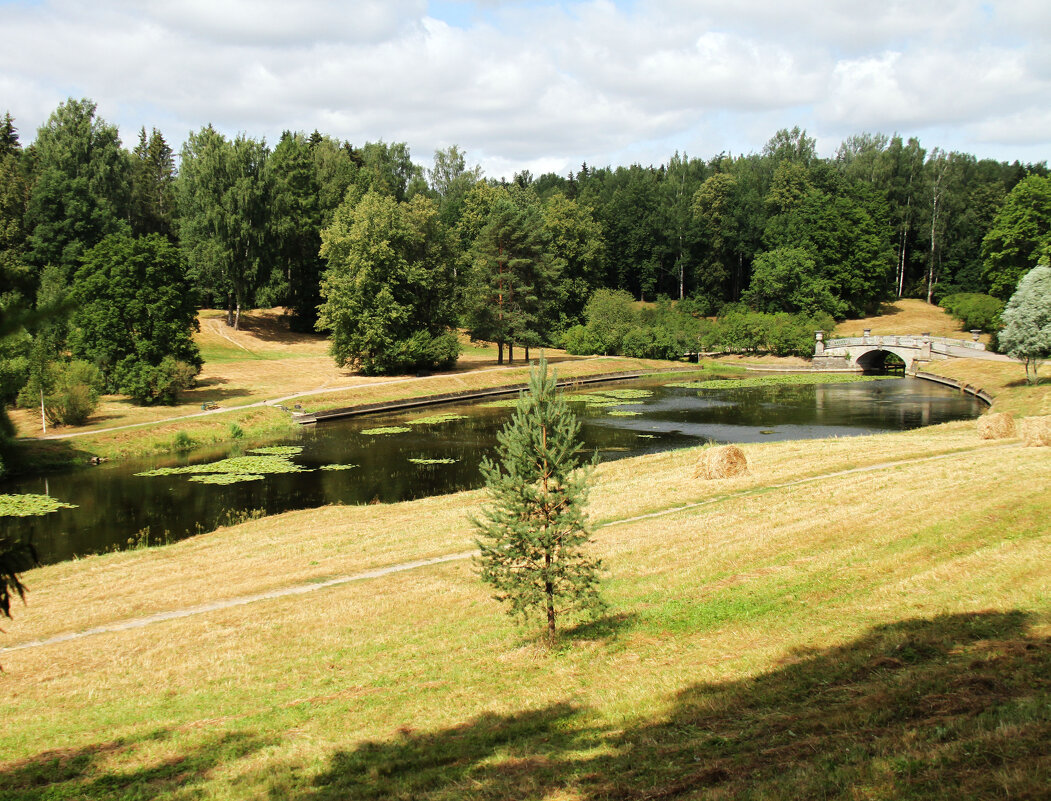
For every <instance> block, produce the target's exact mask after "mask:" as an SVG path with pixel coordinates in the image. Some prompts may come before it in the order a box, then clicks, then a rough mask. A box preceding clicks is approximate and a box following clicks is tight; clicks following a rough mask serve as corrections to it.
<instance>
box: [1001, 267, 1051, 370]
mask: <svg viewBox="0 0 1051 801" xmlns="http://www.w3.org/2000/svg"><path fill="white" fill-rule="evenodd" d="M1001 319H1002V320H1003V324H1004V328H1003V330H1002V331H1001V332H1000V338H999V341H1000V347H1001V348H1002V349H1003V350H1005V351H1006V352H1007V353H1008V355H1010V356H1013V357H1014V358H1016V359H1021V360H1022V361H1024V362H1025V376H1026V379H1027V380H1028V381H1029V383H1030V384H1035V383H1036V380H1037V375H1036V373H1037V368H1038V367H1039V366H1040V362H1042V361H1043V360H1045V359H1047V358H1048V357H1051V262H1049V261H1048V259H1047V258H1046V257H1045V258H1044V259H1043V260H1042V261H1041V262H1040V264H1038V265H1037V266H1036V267H1034V268H1033V269H1032V270H1030V271H1029V272H1027V273H1026V274H1025V275H1024V276H1022V280H1021V281H1019V282H1018V289H1016V290H1015V293H1014V294H1013V295H1011V299H1010V300H1008V301H1007V306H1006V308H1004V312H1003V315H1002V316H1001Z"/></svg>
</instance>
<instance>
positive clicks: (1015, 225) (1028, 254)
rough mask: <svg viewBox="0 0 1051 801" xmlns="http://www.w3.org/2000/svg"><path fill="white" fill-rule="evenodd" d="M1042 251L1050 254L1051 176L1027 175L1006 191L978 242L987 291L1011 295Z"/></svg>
mask: <svg viewBox="0 0 1051 801" xmlns="http://www.w3.org/2000/svg"><path fill="white" fill-rule="evenodd" d="M1044 255H1051V179H1049V178H1043V177H1040V176H1038V175H1031V176H1029V177H1028V178H1026V179H1025V180H1023V181H1021V182H1020V183H1019V184H1018V185H1017V186H1016V187H1014V189H1012V190H1011V192H1010V194H1008V196H1007V199H1006V200H1005V201H1004V205H1003V208H1002V209H1001V210H1000V213H999V214H997V215H996V218H995V219H994V220H993V224H992V227H991V228H990V229H989V232H988V233H987V234H986V235H985V239H984V240H983V242H982V257H983V260H984V270H985V277H986V279H987V280H988V281H989V293H990V294H992V295H995V296H996V297H998V298H1002V299H1006V298H1009V297H1011V295H1012V294H1013V293H1014V291H1015V288H1016V287H1017V286H1018V281H1019V279H1020V278H1021V277H1022V276H1023V275H1025V273H1026V272H1028V271H1029V270H1031V269H1032V268H1033V267H1034V266H1035V265H1036V263H1037V261H1038V260H1039V259H1040V257H1041V256H1044Z"/></svg>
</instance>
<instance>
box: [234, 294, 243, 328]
mask: <svg viewBox="0 0 1051 801" xmlns="http://www.w3.org/2000/svg"><path fill="white" fill-rule="evenodd" d="M240 330H241V301H237V311H236V312H235V313H234V331H240Z"/></svg>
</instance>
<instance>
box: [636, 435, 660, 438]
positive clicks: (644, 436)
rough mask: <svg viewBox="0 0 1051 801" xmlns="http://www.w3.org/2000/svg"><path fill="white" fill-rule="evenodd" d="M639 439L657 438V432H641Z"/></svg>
mask: <svg viewBox="0 0 1051 801" xmlns="http://www.w3.org/2000/svg"><path fill="white" fill-rule="evenodd" d="M639 439H657V435H656V434H639Z"/></svg>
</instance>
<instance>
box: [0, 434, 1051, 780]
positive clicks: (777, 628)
mask: <svg viewBox="0 0 1051 801" xmlns="http://www.w3.org/2000/svg"><path fill="white" fill-rule="evenodd" d="M745 450H746V453H747V455H748V458H749V462H750V466H751V469H750V474H749V475H748V476H745V477H741V478H738V479H733V480H730V481H721V482H703V481H699V480H694V479H691V478H690V475H691V472H692V467H693V464H694V463H695V462H696V460H697V458H698V453H697V451H696V450H692V451H680V452H676V453H667V454H658V455H654V456H647V457H642V458H639V459H630V460H624V461H620V462H616V463H611V464H608V465H603V466H601V467H600V469H599V472H598V474H597V476H596V481H595V488H594V491H593V493H592V511H593V515H594V517H595V518H596V519H597V520H598V521H599V522H602V521H607V522H609V521H615V520H620V519H624V518H629V517H634V516H636V515H639V514H642V513H646V512H653V511H659V510H666V509H670V508H673V507H675V506H680V505H683V504H690V503H697V502H700V501H710V503H706V504H704V505H701V506H694V507H692V508H688V509H684V510H680V511H677V512H673V513H670V514H666V515H663V516H661V517H657V518H649V519H642V520H635V521H633V522H625V523H621V524H619V525H610V526H605V527H603V528H601V529H600V530H599V531H598V532H597V534H596V538H595V540H596V542H595V548H596V550H597V551H598V552H599V554H600V555H601V556H602V557H603V559H604V560H605V563H606V566H607V568H608V571H609V579H608V582H607V592H608V596H609V599H610V601H611V611H610V614H609V616H608V617H606V618H605V619H604V620H602V621H600V622H599V623H597V624H591V625H586V626H580V627H577V628H571V629H568V630H567V631H566V632H565V635H564V639H563V641H562V643H561V645H560V647H558V648H556V649H555V650H554V651H547V650H545V649H544V648H543V647H542V646H541V645H540V644H539V641H538V640H537V639H535V638H534V637H533V634H532V632H531V631H523V630H521V629H518V628H516V627H515V626H514V625H513V623H512V622H511V621H510V620H509V619H507V618H506V616H505V615H504V614H503V612H502V610H501V609H500V608H499V606H498V605H497V604H496V603H495V602H494V601H492V600H491V599H490V598H489V597H488V593H487V591H486V589H485V588H484V587H483V586H482V585H481V584H480V583H479V582H478V580H477V579H476V577H475V576H474V574H473V572H472V569H471V566H470V563H469V562H465V561H459V562H450V563H446V564H442V565H434V566H430V567H422V568H418V569H416V570H412V571H406V572H402V573H397V574H394V575H389V576H384V577H381V578H377V579H373V580H370V581H364V582H355V583H347V584H342V585H339V586H333V587H327V588H324V589H321V590H318V591H316V592H312V593H309V594H307V595H302V596H298V597H286V598H281V599H277V600H272V601H260V602H257V603H255V604H250V605H246V606H240V607H236V608H231V609H224V610H219V611H216V612H210V613H205V614H199V615H195V616H193V617H189V618H183V619H179V620H172V621H168V622H164V623H156V624H153V625H149V626H144V627H142V628H138V629H132V630H128V631H122V632H118V633H112V634H101V635H97V636H92V637H87V638H83V639H79V640H71V641H68V642H64V643H59V644H55V645H49V646H45V647H38V648H29V649H25V650H19V651H9V652H6V653H2V654H0V660H2V662H3V666H4V670H5V672H4V674H3V676H2V677H0V682H2V686H3V688H4V694H3V702H2V711H3V714H4V716H5V717H4V719H5V721H6V722H7V724H8V725H7V726H5V729H4V732H3V733H0V796H2V797H4V798H13V799H44V798H61V797H69V798H74V797H75V798H100V799H101V798H105V799H116V798H127V799H131V798H147V797H148V798H170V799H188V798H195V799H196V798H221V799H241V798H245V799H247V798H294V799H295V798H300V799H308V798H309V799H337V798H340V799H344V798H350V799H355V798H361V799H365V798H390V799H394V798H414V799H460V798H467V799H482V798H486V799H494V798H536V799H541V798H543V799H606V798H639V799H642V798H749V797H751V798H800V797H812V798H816V797H831V798H944V797H947V796H950V795H951V796H953V797H955V798H974V799H979V798H981V799H984V798H989V797H1012V798H1027V797H1028V798H1039V797H1041V793H1043V792H1044V790H1045V788H1046V787H1047V786H1048V781H1049V779H1051V757H1049V754H1048V749H1047V743H1048V742H1049V741H1051V706H1049V704H1051V687H1049V682H1051V639H1049V637H1051V605H1049V602H1048V597H1049V594H1048V590H1049V589H1051V586H1049V570H1048V567H1047V564H1048V559H1047V556H1048V554H1049V553H1051V549H1049V545H1051V542H1049V539H1051V534H1049V531H1048V527H1047V525H1046V520H1047V518H1048V514H1047V513H1048V510H1049V509H1051V448H1023V447H1020V446H1018V445H1017V444H1016V443H1008V447H1003V444H1002V443H989V442H985V441H982V440H979V439H978V437H977V435H976V433H975V430H974V426H973V424H969V423H968V424H965V423H954V424H949V425H945V426H939V427H936V428H933V429H928V430H921V431H913V432H907V433H901V434H888V435H880V436H873V437H862V438H850V439H833V440H824V441H810V442H783V443H762V444H755V445H748V446H746V447H745ZM939 455H940V456H941V457H942V458H936V459H931V458H929V457H931V456H939ZM891 463H893V464H891ZM880 465H883V466H880ZM864 466H870V467H875V468H876V469H872V470H867V471H859V472H852V473H845V472H841V471H845V470H850V469H851V468H857V467H864ZM834 473H838V475H829V474H834ZM819 475H828V476H829V477H827V478H824V479H821V480H817V481H812V482H810V483H804V484H794V485H790V486H780V485H785V484H788V483H789V482H791V481H792V480H793V479H800V478H806V477H813V476H819ZM481 497H482V496H481V493H478V492H473V493H464V494H459V495H453V496H446V497H443V498H429V499H425V500H422V501H417V502H412V503H404V504H394V505H388V506H382V505H381V506H366V507H347V508H341V507H329V508H324V509H318V510H309V511H303V512H293V513H289V514H286V515H280V516H277V517H272V518H267V519H264V520H258V521H252V522H249V523H245V524H242V525H240V526H236V527H233V528H229V529H223V530H220V531H217V532H214V533H212V534H208V535H204V536H201V537H197V538H194V539H191V540H188V541H185V542H182V543H178V544H176V545H172V546H169V547H164V548H158V549H150V550H146V551H138V552H126V553H118V554H108V555H104V556H100V557H91V558H89V559H85V560H82V561H80V562H77V563H67V564H61V565H54V566H49V567H47V568H43V569H40V570H36V571H31V572H30V573H29V574H28V575H27V576H26V579H27V582H28V584H29V586H30V595H29V605H28V607H26V608H18V609H16V610H15V614H16V618H15V620H14V621H13V622H12V623H11V624H10V625H9V626H7V629H8V631H7V633H6V634H5V635H4V638H3V641H4V644H5V645H12V644H17V643H23V642H27V641H30V640H35V639H39V638H41V637H44V636H48V635H53V634H57V633H61V632H67V631H76V630H81V629H84V628H87V627H90V626H94V625H99V624H102V623H105V622H106V621H113V620H120V619H126V618H128V617H134V616H141V615H147V614H152V613H155V612H159V611H163V610H166V609H178V608H181V607H185V606H188V605H194V604H197V603H201V602H203V601H207V600H208V599H219V598H223V597H233V596H235V595H242V594H247V593H252V592H258V591H264V590H266V589H268V588H276V587H283V586H290V585H294V584H299V583H308V582H310V581H321V580H324V579H325V578H329V577H333V576H337V575H346V574H349V573H353V572H361V571H364V570H368V569H373V568H377V567H383V566H386V565H392V564H397V563H399V562H404V561H408V560H411V559H418V558H425V557H428V556H439V555H443V554H448V553H454V552H457V551H463V550H467V549H469V548H470V547H471V540H472V533H471V529H470V525H469V523H468V515H469V513H470V510H471V509H472V508H473V507H474V506H475V505H476V504H478V503H479V502H480V501H481Z"/></svg>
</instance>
